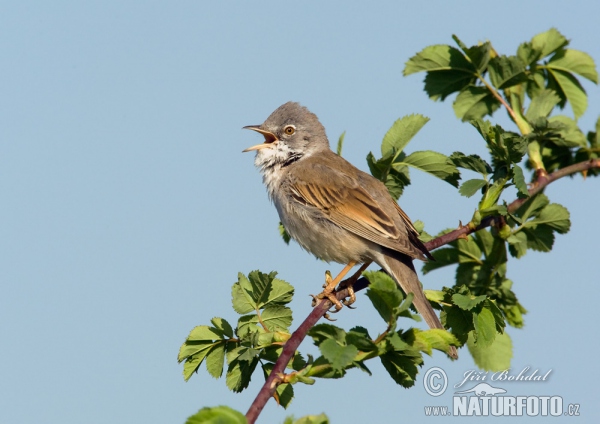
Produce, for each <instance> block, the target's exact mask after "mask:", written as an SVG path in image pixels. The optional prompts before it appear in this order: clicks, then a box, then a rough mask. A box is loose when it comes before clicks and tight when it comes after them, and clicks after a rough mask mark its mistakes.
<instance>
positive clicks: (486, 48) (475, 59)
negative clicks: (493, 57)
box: [452, 34, 492, 73]
mask: <svg viewBox="0 0 600 424" xmlns="http://www.w3.org/2000/svg"><path fill="white" fill-rule="evenodd" d="M452 38H453V39H454V41H456V44H458V46H459V47H460V49H461V50H462V51H463V52H464V53H465V55H466V56H467V57H468V58H469V60H470V61H471V63H472V64H473V66H474V67H475V68H476V69H477V71H478V72H479V73H483V72H484V71H485V70H486V68H487V65H488V62H489V61H490V52H491V48H492V46H491V44H490V42H489V41H486V42H485V43H482V44H480V45H477V46H472V47H467V46H466V45H465V44H464V43H463V42H462V41H460V40H459V39H458V37H457V36H456V35H454V34H453V35H452Z"/></svg>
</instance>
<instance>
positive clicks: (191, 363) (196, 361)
mask: <svg viewBox="0 0 600 424" xmlns="http://www.w3.org/2000/svg"><path fill="white" fill-rule="evenodd" d="M211 346H212V345H208V346H204V349H203V350H202V351H199V352H198V353H196V354H194V355H192V356H190V357H189V358H187V359H186V361H185V363H184V364H183V379H184V380H185V381H188V380H189V379H190V377H191V376H192V374H194V373H195V372H196V371H198V368H199V367H200V365H202V362H203V361H204V358H206V355H207V354H208V352H209V350H210V347H211ZM180 357H181V353H180ZM180 362H181V361H180Z"/></svg>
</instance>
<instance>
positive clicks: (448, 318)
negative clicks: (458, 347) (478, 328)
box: [442, 306, 474, 344]
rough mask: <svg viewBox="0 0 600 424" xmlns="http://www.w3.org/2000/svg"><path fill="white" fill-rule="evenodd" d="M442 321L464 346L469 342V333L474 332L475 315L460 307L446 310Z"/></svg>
mask: <svg viewBox="0 0 600 424" xmlns="http://www.w3.org/2000/svg"><path fill="white" fill-rule="evenodd" d="M442 319H443V322H444V325H445V326H446V327H447V328H450V329H452V334H454V336H455V337H456V338H457V339H458V340H459V341H460V342H461V344H464V343H466V342H467V335H468V333H469V332H470V331H471V330H473V328H474V327H473V313H472V312H470V311H465V310H462V309H460V308H459V307H458V306H452V307H449V308H444V311H443V312H442Z"/></svg>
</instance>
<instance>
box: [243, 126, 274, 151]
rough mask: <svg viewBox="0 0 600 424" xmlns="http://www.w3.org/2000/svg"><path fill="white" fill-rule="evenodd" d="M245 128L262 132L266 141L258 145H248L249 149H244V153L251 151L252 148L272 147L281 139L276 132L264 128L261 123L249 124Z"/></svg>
mask: <svg viewBox="0 0 600 424" xmlns="http://www.w3.org/2000/svg"><path fill="white" fill-rule="evenodd" d="M243 129H245V130H252V131H256V132H258V133H261V134H262V135H263V136H264V137H265V142H264V143H262V144H257V145H256V146H252V147H248V148H247V149H244V150H242V153H244V152H250V151H252V150H260V149H264V148H265V147H271V146H272V145H273V144H274V143H277V142H278V141H279V139H278V138H277V137H276V136H275V134H273V133H272V132H270V131H266V130H263V129H262V128H261V127H260V125H248V126H247V127H244V128H243Z"/></svg>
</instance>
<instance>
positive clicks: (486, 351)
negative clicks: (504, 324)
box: [467, 333, 513, 371]
mask: <svg viewBox="0 0 600 424" xmlns="http://www.w3.org/2000/svg"><path fill="white" fill-rule="evenodd" d="M467 346H468V348H469V352H470V353H471V356H472V357H473V360H474V361H475V364H476V365H477V366H478V367H479V368H481V369H483V370H486V371H502V370H506V369H509V368H510V360H511V359H512V356H513V351H512V341H511V340H510V337H509V335H508V334H507V333H504V334H497V335H496V338H495V339H494V342H493V343H492V344H491V345H489V346H482V345H481V344H479V343H475V340H474V338H473V336H472V335H469V340H468V342H467Z"/></svg>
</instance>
